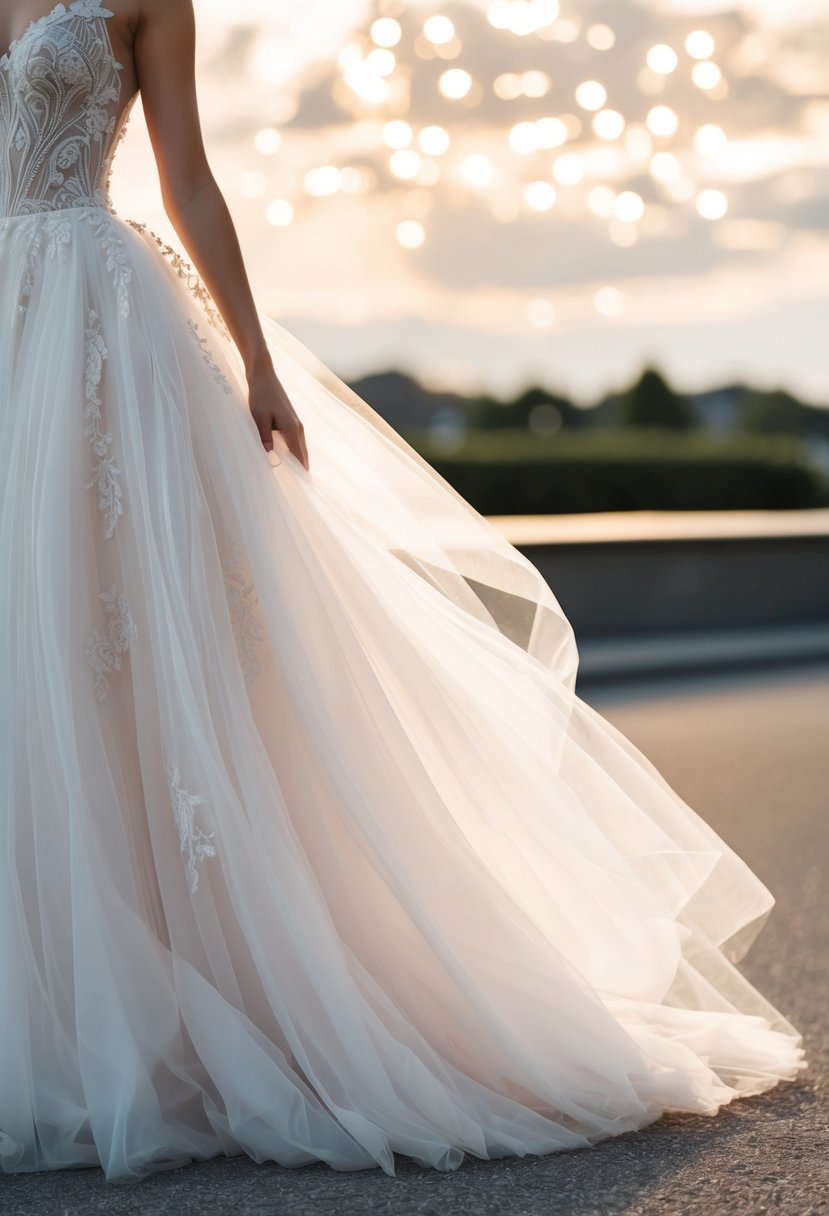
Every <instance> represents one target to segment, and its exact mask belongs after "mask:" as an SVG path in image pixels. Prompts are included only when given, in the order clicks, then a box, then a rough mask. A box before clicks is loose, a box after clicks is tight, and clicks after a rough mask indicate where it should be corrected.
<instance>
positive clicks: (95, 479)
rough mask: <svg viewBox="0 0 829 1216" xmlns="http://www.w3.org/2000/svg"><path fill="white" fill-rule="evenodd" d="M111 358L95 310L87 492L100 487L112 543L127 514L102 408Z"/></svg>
mask: <svg viewBox="0 0 829 1216" xmlns="http://www.w3.org/2000/svg"><path fill="white" fill-rule="evenodd" d="M108 357H109V355H108V352H107V348H106V345H105V343H104V339H103V336H102V334H101V323H100V321H99V319H98V314H97V313H96V312H95V311H94V309H90V310H89V317H88V324H87V328H86V354H85V359H84V392H85V395H86V408H85V410H84V416H85V418H86V419H87V423H86V426H85V427H84V434H85V435H87V436H88V437H89V441H90V443H91V444H92V451H93V452H94V453H95V457H96V463H95V467H94V469H93V473H92V480H91V481H88V482H87V483H86V488H87V490H91V489H92V487H93V486H95V485H97V487H98V506H99V507H100V509H101V510H102V511H103V513H104V518H105V520H106V527H105V531H104V535H105V536H106V538H107V539H109V538H110V537H111V536H112V534H113V532H114V531H115V525H116V524H117V523H118V518H119V516H121V515H123V514H124V507H123V504H122V502H121V482H120V477H121V470H120V469H119V468H118V466H117V465H116V464H115V462H114V460H113V459H112V456H111V455H110V453H109V447H110V444H111V443H112V434H111V432H110V431H104V430H103V428H102V426H101V422H102V414H101V406H102V405H103V401H102V400H101V397H100V396H99V394H98V389H99V388H100V384H101V377H102V375H103V366H104V362H105V360H106V359H107V358H108Z"/></svg>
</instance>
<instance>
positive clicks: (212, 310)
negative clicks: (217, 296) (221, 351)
mask: <svg viewBox="0 0 829 1216" xmlns="http://www.w3.org/2000/svg"><path fill="white" fill-rule="evenodd" d="M126 222H127V223H128V224H129V225H130V227H131V228H134V229H135V231H136V232H138V233H140V234H141V236H143V237H144V239H145V240H147V241H153V242H155V245H156V248H157V249H158V250H159V251H160V252H161V253H163V254H164V256H165V258H167V260H168V261H169V263H170V265H171V266H172V268H173V270H174V271H175V272H176V274H177V275H178V277H179V278H180V279H181V280H182V281H183V282H184V285H185V287H186V288H187V290H188V291H189V292H190V293H191V295H192V296H194V297H195V299H196V300H198V302H199V303H200V304H201V307H202V311H203V312H204V315H205V316H206V317H207V320H208V321H209V323H210V324H211V325H212V326H213V328H214V329H217V330H218V331H219V333H220V334H222V336H223V337H225V338H227V339H228V341H230V334H229V333H228V330H227V326H226V325H225V323H224V321H223V319H222V315H221V313H220V312H219V310H218V308H217V307H216V305H215V304H214V303H213V297H212V296H211V295H210V292H209V291H208V290H207V288H206V287H205V285H204V283H203V282H202V280H201V279H200V278H199V276H198V274H197V273H196V271H195V270H194V269H193V267H192V266H191V265H190V263H189V262H188V261H187V260H186V259H185V258H183V257H182V256H181V254H180V253H179V252H178V250H176V249H174V248H173V246H172V245H166V244H165V243H164V241H162V239H161V237H160V236H157V235H156V233H154V232H152V231H151V230H150V229H149V228H148V227H147V225H146V224H144V223H141V224H139V223H138V222H137V221H136V220H127V221H126Z"/></svg>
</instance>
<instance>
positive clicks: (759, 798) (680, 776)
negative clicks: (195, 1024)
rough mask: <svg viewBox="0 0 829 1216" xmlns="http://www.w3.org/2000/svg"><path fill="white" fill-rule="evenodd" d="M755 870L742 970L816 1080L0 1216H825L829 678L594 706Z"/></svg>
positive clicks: (73, 1190)
mask: <svg viewBox="0 0 829 1216" xmlns="http://www.w3.org/2000/svg"><path fill="white" fill-rule="evenodd" d="M582 695H583V696H584V697H585V699H586V700H589V701H590V703H591V704H593V705H594V706H595V707H596V708H597V709H598V710H599V711H600V712H601V713H603V714H604V715H605V716H606V717H607V718H608V719H610V720H611V721H612V722H613V723H614V724H615V725H616V726H618V727H619V728H620V729H621V730H622V731H623V732H624V733H625V734H626V735H628V737H629V738H630V739H632V740H633V742H634V743H636V744H637V745H638V746H639V747H640V748H641V749H642V750H643V751H644V752H645V753H646V754H647V755H648V756H649V758H650V759H651V760H652V761H653V762H654V763H655V764H656V765H657V766H658V767H659V768H660V769H661V771H662V772H663V774H664V775H665V777H666V778H667V779H668V780H669V781H670V782H671V784H672V785H673V786H674V788H675V789H676V790H677V791H678V792H679V793H680V794H681V795H682V797H683V798H685V800H686V801H687V802H689V803H690V805H692V806H694V807H695V808H696V809H697V810H698V811H699V812H700V814H702V815H703V817H704V818H706V819H707V820H708V821H709V822H710V823H711V824H712V825H713V826H714V827H715V828H716V830H717V831H718V832H719V833H720V834H721V835H722V836H723V837H724V838H725V839H726V840H727V841H728V842H729V843H730V844H731V845H733V846H734V848H736V849H737V851H738V852H739V853H740V854H741V855H742V856H743V857H744V858H745V860H746V861H747V862H748V864H749V865H750V866H751V867H752V868H753V869H754V870H755V871H756V873H757V874H758V875H759V876H760V877H761V878H762V879H763V881H764V882H766V884H767V885H768V886H769V887H770V888H771V890H772V891H773V892H774V894H775V895H776V897H777V905H776V907H775V909H774V911H773V912H772V915H771V917H770V919H769V921H768V922H767V924H766V926H765V928H764V930H763V932H762V934H761V935H760V937H759V939H758V940H757V942H756V943H755V945H754V947H753V949H752V951H751V953H750V954H749V956H748V958H747V959H746V960H745V961H744V962H743V964H742V968H743V970H744V971H745V973H746V974H747V975H748V977H749V979H750V980H751V981H752V982H753V983H754V984H756V985H757V986H758V987H759V988H760V989H761V990H762V991H763V993H764V994H765V995H766V996H767V997H768V998H769V999H770V1000H771V1001H772V1002H773V1003H774V1004H775V1005H777V1006H778V1007H779V1008H780V1009H781V1010H782V1011H783V1012H784V1013H785V1014H786V1015H787V1016H788V1017H789V1018H790V1019H791V1020H792V1021H793V1022H794V1023H795V1025H796V1026H798V1028H799V1029H800V1030H801V1031H802V1032H803V1034H804V1037H805V1045H806V1051H807V1057H808V1059H809V1065H810V1066H809V1070H808V1071H807V1072H806V1073H805V1074H802V1076H801V1078H800V1079H799V1080H798V1081H796V1082H789V1083H787V1084H785V1085H782V1086H779V1087H778V1088H777V1089H776V1090H773V1091H771V1092H770V1093H767V1094H764V1095H762V1096H761V1097H758V1098H752V1099H747V1100H743V1101H741V1102H736V1103H732V1105H730V1106H728V1107H726V1108H724V1109H723V1110H722V1111H720V1113H719V1114H718V1115H717V1116H715V1117H713V1118H710V1117H691V1116H667V1117H665V1118H664V1119H662V1120H661V1121H660V1122H659V1123H656V1124H652V1125H651V1126H650V1127H648V1128H645V1129H644V1130H643V1131H640V1132H636V1133H632V1134H628V1135H625V1136H620V1137H618V1138H616V1139H614V1140H608V1141H605V1142H603V1143H602V1144H599V1145H597V1146H595V1147H594V1148H589V1149H582V1150H579V1151H576V1152H567V1153H558V1154H554V1155H551V1156H548V1157H542V1158H531V1157H527V1158H523V1159H518V1158H514V1159H510V1160H502V1161H493V1162H485V1161H478V1160H475V1159H473V1158H467V1160H466V1161H465V1162H464V1164H463V1165H462V1166H461V1168H460V1169H459V1170H458V1171H456V1172H455V1173H452V1174H440V1173H437V1172H436V1171H433V1170H426V1169H423V1168H421V1167H419V1166H416V1165H414V1164H413V1163H412V1162H408V1161H405V1160H402V1159H400V1161H399V1166H398V1173H397V1175H396V1176H395V1177H393V1178H390V1177H387V1176H386V1175H385V1174H383V1173H382V1172H381V1171H380V1170H361V1171H356V1172H352V1173H337V1172H335V1171H333V1170H331V1169H329V1168H328V1167H327V1166H324V1165H317V1166H312V1167H303V1168H301V1169H296V1170H289V1169H285V1168H282V1167H279V1166H276V1165H256V1164H255V1163H253V1162H252V1161H250V1160H249V1159H248V1158H246V1157H235V1158H232V1159H223V1158H222V1159H216V1160H213V1161H210V1162H206V1163H203V1164H198V1165H192V1166H188V1167H186V1168H184V1169H178V1170H174V1171H170V1172H165V1173H161V1174H157V1175H155V1176H153V1177H151V1178H149V1179H146V1180H144V1181H142V1182H140V1183H138V1184H120V1185H114V1184H112V1183H106V1182H105V1181H104V1180H103V1176H102V1175H101V1173H100V1171H97V1170H88V1169H87V1170H77V1171H62V1172H54V1173H43V1174H29V1175H13V1176H9V1177H0V1216H12V1214H14V1216H145V1214H146V1216H161V1214H162V1213H164V1214H166V1213H175V1216H201V1214H202V1213H204V1214H205V1216H207V1214H210V1216H218V1214H221V1216H224V1214H225V1213H227V1214H228V1216H231V1214H232V1216H288V1214H290V1216H324V1214H328V1213H332V1214H333V1213H336V1214H337V1216H364V1214H366V1213H372V1214H374V1213H376V1214H378V1216H415V1214H417V1216H680V1214H681V1216H703V1214H704V1216H762V1214H764V1213H768V1214H769V1216H823V1214H824V1213H829V1097H828V1095H829V1084H828V1082H829V1077H828V1076H827V1073H829V1018H827V1005H829V1001H827V996H829V985H827V976H826V964H827V959H829V901H827V899H826V880H827V869H829V665H823V666H818V665H817V664H816V665H814V666H813V667H812V668H811V669H805V670H804V669H803V668H802V667H798V668H797V669H793V670H788V671H787V670H774V671H765V670H764V671H762V672H759V673H756V674H754V675H748V674H746V673H743V674H731V675H729V676H727V677H711V676H706V677H705V678H692V677H686V678H683V679H682V680H681V681H680V680H677V679H674V680H671V681H666V680H653V681H651V682H649V683H642V682H641V681H640V682H629V683H626V684H620V683H619V682H618V681H615V682H614V683H613V684H612V685H608V686H607V687H604V688H603V687H602V685H601V683H596V682H591V683H590V685H589V687H588V689H587V691H586V692H584V693H582Z"/></svg>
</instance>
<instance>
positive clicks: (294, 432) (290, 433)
mask: <svg viewBox="0 0 829 1216" xmlns="http://www.w3.org/2000/svg"><path fill="white" fill-rule="evenodd" d="M279 429H280V433H281V434H282V436H283V437H284V439H285V442H286V443H287V445H288V450H289V451H290V452H291V453H292V454H293V455H294V456H296V458H297V460H298V461H299V462H300V464H302V465H303V466H304V467H305V469H306V470H307V469H308V467H309V462H308V447H307V444H306V442H305V428H304V427H303V425H302V423H301V422H300V420H299V418H297V417H296V415H294V417H293V418H292V419H291V421H290V422H289V423H287V425H286V426H284V427H281V428H279Z"/></svg>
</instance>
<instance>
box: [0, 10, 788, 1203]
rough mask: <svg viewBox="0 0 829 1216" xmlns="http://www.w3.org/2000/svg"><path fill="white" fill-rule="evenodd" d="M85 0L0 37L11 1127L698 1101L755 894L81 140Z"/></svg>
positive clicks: (89, 1145)
mask: <svg viewBox="0 0 829 1216" xmlns="http://www.w3.org/2000/svg"><path fill="white" fill-rule="evenodd" d="M110 16H112V14H111V13H110V12H109V10H107V9H105V8H102V7H100V5H99V4H97V3H96V2H95V0H75V2H74V3H71V4H68V5H66V6H64V5H63V4H59V5H57V7H56V8H54V9H53V11H52V12H50V13H49V14H48V15H46V16H44V17H42V18H40V19H38V20H35V21H34V22H33V23H32V24H31V25H30V26H29V27H28V28H27V30H26V32H25V33H24V35H23V36H22V37H21V38H19V39H18V40H17V42H16V43H14V44H13V45H12V47H11V49H10V51H9V52H7V54H6V55H5V56H4V57H3V59H2V60H0V157H1V158H2V159H0V216H1V217H2V218H0V453H2V455H1V456H0V1166H1V1167H2V1169H4V1170H7V1171H27V1170H39V1169H52V1168H58V1167H68V1166H80V1165H100V1166H102V1167H103V1169H104V1171H105V1172H106V1176H107V1177H108V1178H109V1179H121V1178H124V1179H126V1178H130V1177H133V1178H134V1177H141V1176H142V1175H145V1174H147V1173H149V1172H150V1171H153V1170H158V1169H164V1168H171V1167H173V1166H176V1165H181V1164H183V1163H185V1162H188V1161H191V1160H197V1159H203V1158H207V1157H211V1156H216V1155H219V1154H227V1155H232V1154H237V1153H242V1152H244V1153H247V1154H249V1155H250V1156H251V1157H252V1158H254V1159H255V1160H256V1161H264V1160H272V1161H276V1162H280V1163H282V1164H283V1165H288V1166H298V1165H302V1164H304V1163H307V1162H314V1161H323V1162H327V1163H328V1164H329V1165H330V1166H333V1167H335V1168H337V1169H356V1168H361V1167H371V1166H380V1167H381V1168H382V1169H384V1170H385V1171H387V1172H389V1173H393V1172H394V1168H395V1161H394V1154H405V1155H408V1156H409V1157H411V1158H414V1159H415V1160H416V1161H418V1162H421V1163H424V1164H426V1165H430V1166H434V1167H436V1168H438V1169H441V1170H451V1169H454V1168H456V1167H457V1166H458V1165H459V1164H460V1163H461V1161H462V1160H463V1157H464V1154H465V1153H469V1154H473V1155H475V1156H478V1157H483V1158H486V1157H499V1156H505V1155H511V1154H518V1155H523V1154H543V1153H549V1152H553V1151H555V1150H560V1149H567V1148H572V1147H577V1146H585V1145H589V1144H592V1143H595V1142H596V1141H598V1140H601V1139H603V1138H605V1137H608V1136H613V1135H616V1134H618V1133H620V1132H624V1131H627V1130H630V1129H635V1128H641V1127H643V1126H644V1125H645V1124H648V1123H650V1122H652V1121H653V1120H655V1119H657V1118H659V1116H660V1115H661V1114H662V1113H663V1112H665V1111H692V1112H694V1111H695V1112H700V1113H702V1114H708V1115H711V1114H714V1113H715V1112H716V1111H717V1110H718V1108H720V1107H721V1106H722V1105H723V1104H724V1103H727V1102H730V1101H731V1100H732V1099H734V1098H738V1097H743V1096H747V1095H751V1094H757V1093H759V1092H761V1091H762V1090H766V1089H768V1088H770V1087H772V1086H774V1085H775V1084H777V1083H778V1082H779V1081H781V1080H784V1079H791V1078H794V1077H795V1076H796V1075H797V1074H798V1073H799V1071H800V1070H801V1069H802V1068H804V1067H805V1062H804V1053H803V1049H802V1046H801V1038H800V1035H799V1034H798V1032H797V1031H796V1029H795V1028H794V1027H793V1026H792V1025H791V1024H790V1023H789V1022H787V1021H786V1019H785V1018H784V1017H783V1016H782V1015H781V1014H780V1013H779V1012H777V1011H776V1010H775V1009H774V1008H773V1007H772V1006H771V1005H770V1004H769V1003H768V1002H767V1001H766V1000H765V999H764V998H763V996H762V995H761V994H760V993H759V992H757V991H756V989H754V988H753V987H752V986H751V985H750V984H749V983H748V981H747V980H746V979H745V978H744V977H743V975H742V974H741V973H740V971H739V970H738V969H737V968H736V966H735V965H734V964H735V962H736V961H737V960H739V959H740V958H741V956H742V955H743V954H744V953H745V951H746V950H747V949H748V947H749V945H750V944H751V942H752V940H753V938H754V937H755V935H756V933H757V932H758V930H759V928H760V927H761V925H762V923H763V921H764V919H765V917H766V916H767V914H768V912H769V910H770V908H771V906H772V903H773V900H772V897H771V895H770V894H769V892H768V890H767V889H766V888H765V887H764V886H763V884H762V883H761V882H760V881H759V880H758V878H756V877H755V875H754V874H753V873H752V872H751V871H750V870H749V869H748V868H747V867H746V865H745V864H744V863H743V862H742V861H741V860H740V859H739V858H738V857H737V856H736V855H735V853H734V852H733V851H732V850H731V849H730V848H729V847H728V846H727V845H726V844H725V843H724V842H723V841H722V840H721V839H720V838H719V837H718V836H717V835H716V834H715V833H714V832H713V831H712V830H711V829H710V828H709V827H708V826H707V825H706V824H705V823H704V822H703V821H702V819H701V818H700V817H699V816H698V815H697V814H696V813H695V812H694V811H693V810H692V809H691V808H690V807H689V806H688V805H687V804H685V803H684V802H683V801H682V800H681V798H680V797H679V796H678V795H677V794H676V793H675V792H674V791H673V790H672V789H671V788H670V787H669V785H668V784H667V783H666V782H665V781H664V779H663V778H662V777H661V776H660V774H659V773H658V772H657V771H656V770H655V768H654V767H653V766H652V765H651V764H650V763H649V762H648V760H647V759H646V758H645V757H644V756H643V755H642V754H641V753H640V752H639V751H638V750H637V749H636V748H635V747H634V746H633V745H632V744H631V743H630V742H629V741H628V740H627V739H625V738H624V736H622V735H621V734H620V733H619V732H618V731H616V730H615V729H614V728H613V727H612V726H611V725H610V724H609V723H608V722H606V721H605V720H604V719H603V718H602V717H601V716H600V715H599V714H597V713H596V712H595V711H594V710H592V709H591V708H590V707H589V706H588V705H586V704H585V703H584V702H583V701H581V700H580V699H579V698H578V697H577V696H576V695H575V692H574V680H575V673H576V666H577V651H576V646H575V643H574V639H573V634H572V630H571V628H570V626H569V624H568V622H567V620H566V618H565V617H564V615H563V613H562V611H561V609H560V607H559V605H558V603H557V602H556V600H555V598H554V596H553V594H552V592H551V591H550V589H549V587H548V586H547V585H546V584H545V582H544V581H543V579H542V578H541V577H540V575H539V574H538V573H537V572H536V570H535V569H534V567H533V566H532V565H531V564H530V563H529V562H528V561H527V560H526V559H525V558H524V557H523V556H522V555H521V554H520V553H518V552H517V551H516V550H515V549H514V548H513V547H512V546H511V545H509V544H508V543H507V542H506V541H505V540H503V539H501V538H500V537H499V535H498V534H497V533H496V532H495V530H494V529H493V528H492V527H491V526H490V524H489V523H488V522H487V521H486V520H485V519H484V518H482V517H481V516H480V515H478V514H477V513H476V512H475V511H474V510H473V509H472V508H471V507H470V506H469V505H468V504H467V503H466V502H464V500H463V499H462V498H460V497H459V496H458V495H457V494H456V493H454V491H453V490H451V488H450V487H449V486H448V485H447V484H446V483H445V482H444V481H443V480H442V479H441V478H440V477H439V476H438V475H437V474H436V473H434V472H433V471H432V470H431V469H430V467H429V466H428V465H427V464H426V463H425V462H424V461H422V460H421V459H420V458H419V457H418V456H417V455H416V454H415V453H414V452H413V451H412V450H411V449H410V448H409V447H408V445H407V444H406V443H405V442H404V441H403V440H402V439H401V438H400V437H399V436H398V435H397V434H396V433H395V432H394V431H393V430H392V429H391V428H389V427H388V426H387V425H386V424H385V423H384V422H383V421H382V420H381V419H380V418H379V417H378V416H377V415H376V414H375V413H374V412H373V411H372V410H371V409H370V408H369V407H368V406H367V405H366V404H365V403H364V402H362V401H361V400H360V399H359V398H358V397H357V396H355V395H354V394H353V393H351V392H350V391H349V390H348V388H347V387H346V386H345V385H344V384H343V383H342V382H341V381H340V380H338V379H337V378H336V377H335V376H334V375H333V374H332V373H331V372H330V371H329V370H328V369H327V368H326V367H324V366H323V365H322V364H321V363H319V362H318V361H316V360H315V359H314V358H313V356H312V355H311V354H310V353H309V352H308V351H307V350H306V349H305V348H304V347H303V346H301V344H300V343H298V342H297V341H295V340H294V339H293V338H291V337H290V335H289V334H288V333H286V332H285V331H284V330H283V329H281V328H280V327H279V326H278V325H276V324H274V323H273V322H272V321H269V320H267V319H263V324H264V325H265V329H266V335H267V338H268V341H269V344H270V348H271V350H272V353H273V357H274V363H275V366H276V369H277V372H278V374H279V376H280V378H281V379H282V381H283V383H284V385H285V388H286V390H287V392H288V394H289V396H290V398H291V400H292V401H293V403H294V404H295V406H296V408H297V411H298V413H299V414H300V416H301V418H302V419H303V422H304V424H305V429H306V435H307V440H308V448H309V453H310V462H311V468H310V472H309V471H306V469H305V468H304V467H303V466H302V465H301V464H300V462H299V461H298V460H296V459H295V458H294V457H293V456H292V455H291V454H290V453H289V452H288V451H287V449H286V448H285V446H284V444H283V443H282V442H281V440H278V443H277V452H278V454H277V455H274V456H273V457H270V458H269V457H268V456H267V455H266V453H265V452H264V450H263V448H262V445H261V442H260V439H259V436H258V434H257V431H256V427H255V425H254V423H253V420H252V418H251V416H250V412H249V410H248V408H247V401H246V393H245V379H244V374H243V368H242V365H241V360H240V359H239V356H238V353H237V351H236V349H235V347H234V346H233V345H232V343H231V341H230V339H229V337H228V335H227V333H226V331H225V330H224V329H223V327H222V324H221V321H220V319H219V318H218V317H217V316H216V313H215V309H213V307H212V305H211V302H210V300H209V298H208V297H207V294H206V293H205V292H204V290H203V289H202V288H201V287H200V286H199V284H198V282H197V281H196V280H194V279H193V277H192V276H190V275H189V274H188V268H187V267H186V266H185V265H184V264H183V263H182V262H181V260H180V259H177V258H175V257H173V258H172V259H170V257H165V256H164V253H163V252H162V251H161V250H160V249H159V248H158V244H157V242H156V241H155V240H154V239H153V237H152V234H150V233H148V232H147V231H146V230H144V229H142V228H141V227H138V226H135V225H131V224H130V223H127V222H125V221H124V220H122V219H120V218H119V217H117V216H116V215H115V214H114V213H113V211H112V207H111V205H110V202H109V196H108V190H107V184H108V175H109V171H110V164H111V160H112V155H113V151H114V148H115V146H116V143H117V142H118V139H119V136H120V135H121V134H122V133H123V128H124V124H125V122H126V117H127V111H128V110H129V104H130V103H127V104H126V105H123V104H122V98H121V90H120V72H121V71H122V68H121V65H119V64H118V63H116V62H115V60H114V57H113V54H112V49H111V44H110V41H109V34H108V28H107V19H108V18H109V17H110Z"/></svg>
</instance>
